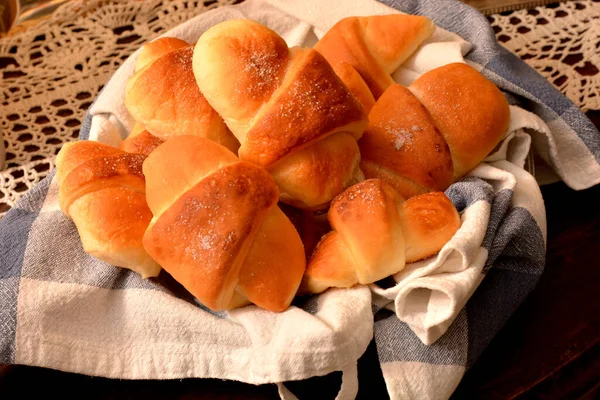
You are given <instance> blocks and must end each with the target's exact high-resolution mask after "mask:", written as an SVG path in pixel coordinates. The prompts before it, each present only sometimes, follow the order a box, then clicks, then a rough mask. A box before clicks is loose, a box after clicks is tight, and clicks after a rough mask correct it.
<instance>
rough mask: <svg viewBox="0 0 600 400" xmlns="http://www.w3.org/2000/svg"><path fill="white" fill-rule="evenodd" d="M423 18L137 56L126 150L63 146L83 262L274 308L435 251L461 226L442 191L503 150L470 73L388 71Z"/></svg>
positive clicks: (489, 100)
mask: <svg viewBox="0 0 600 400" xmlns="http://www.w3.org/2000/svg"><path fill="white" fill-rule="evenodd" d="M434 29H435V25H434V24H433V23H432V22H431V21H430V20H428V19H427V18H424V17H418V16H408V15H401V14H398V15H386V16H373V17H351V18H346V19H344V20H342V21H340V22H338V23H337V24H336V25H335V26H333V27H332V28H331V29H330V30H329V31H328V32H327V33H326V34H325V36H324V37H323V38H322V39H321V40H320V41H319V42H318V43H317V44H316V45H315V46H314V48H288V46H287V44H286V42H285V41H284V40H283V39H282V38H281V37H280V36H279V35H278V34H277V33H275V32H273V31H272V30H270V29H269V28H267V27H265V26H263V25H261V24H259V23H257V22H253V21H251V20H231V21H226V22H223V23H220V24H218V25H215V26H213V27H212V28H211V29H209V30H207V31H206V32H205V33H204V34H203V35H202V36H201V37H200V38H199V40H198V42H197V43H195V44H189V43H186V42H184V41H182V40H179V39H175V38H162V39H158V40H155V41H153V42H150V43H148V44H146V45H145V46H144V47H143V48H142V50H141V51H140V53H139V55H138V57H137V60H136V65H135V73H134V75H133V76H132V77H131V78H130V79H129V81H128V84H127V88H126V95H125V106H126V107H127V109H128V111H129V113H130V114H131V116H132V117H133V119H135V121H136V124H135V127H134V129H133V131H132V132H131V133H130V135H129V136H128V137H127V139H125V140H124V141H123V142H122V143H121V146H120V148H116V147H111V146H108V145H104V144H101V143H97V142H91V141H81V142H76V143H70V144H67V145H65V146H64V147H63V149H62V150H61V151H60V153H59V155H58V157H57V160H56V163H57V178H58V180H59V183H60V192H59V200H60V206H61V209H62V211H63V212H64V213H65V214H66V215H67V216H69V217H70V218H72V219H73V221H74V223H75V225H76V226H77V229H78V231H79V235H80V237H81V241H82V244H83V248H84V250H85V251H86V252H88V253H89V254H91V255H92V256H94V257H96V258H98V259H101V260H104V261H106V262H108V263H111V264H113V265H116V266H119V267H124V268H129V269H131V270H134V271H136V272H138V273H139V274H141V275H142V276H143V277H153V276H157V275H158V274H159V272H160V271H161V269H165V270H166V271H167V272H168V273H169V274H171V275H172V276H173V277H174V278H175V279H176V280H177V281H178V282H180V283H181V284H182V285H183V286H184V287H185V288H186V289H187V290H188V291H189V292H190V293H192V294H193V295H194V296H195V297H196V298H197V299H198V300H199V301H201V302H202V303H203V304H205V305H206V306H207V307H209V308H211V309H213V310H229V309H233V308H236V307H241V306H243V305H246V304H250V303H253V304H256V305H257V306H259V307H262V308H265V309H268V310H272V311H283V310H285V309H286V308H287V307H289V305H290V303H291V302H292V300H293V298H294V297H295V296H296V295H297V294H298V293H319V292H322V291H324V290H326V289H328V288H330V287H351V286H353V285H356V284H369V283H373V282H376V281H378V280H381V279H383V278H386V277H389V276H390V275H393V274H395V273H397V272H399V271H400V270H402V269H403V268H404V266H405V264H406V263H410V262H414V261H417V260H421V259H424V258H426V257H430V256H432V255H434V254H436V253H437V252H439V250H440V249H441V248H442V247H443V246H444V245H445V244H446V243H447V242H448V241H449V240H450V239H451V238H452V236H453V235H454V234H455V232H456V231H457V229H458V228H459V227H460V217H459V215H458V212H457V210H456V208H455V207H454V205H453V204H452V202H451V201H450V200H449V199H448V198H447V197H446V196H445V195H444V194H443V191H444V190H445V189H446V188H448V186H449V185H450V184H452V183H453V182H454V181H456V180H458V179H460V178H461V177H462V176H464V175H465V174H466V173H467V172H469V171H470V170H471V169H473V168H474V167H475V166H477V165H478V164H479V163H480V162H481V161H482V160H483V159H484V158H485V157H486V156H487V155H488V154H489V153H490V152H491V151H492V150H493V149H494V147H495V146H496V145H497V144H498V143H499V142H500V140H501V139H502V137H503V136H504V134H505V132H506V130H507V128H508V122H509V108H508V103H507V101H506V99H505V98H504V96H503V95H502V93H501V92H500V91H499V90H498V88H496V86H494V85H493V84H492V83H491V82H490V81H488V80H487V79H486V78H484V77H483V76H482V75H481V74H480V73H479V72H477V71H476V70H475V69H473V68H471V67H470V66H468V65H466V64H463V63H456V64H450V65H446V66H443V67H440V68H437V69H434V70H432V71H430V72H427V73H425V74H423V75H422V76H420V77H419V78H418V79H417V80H416V81H414V83H412V84H411V85H410V86H409V87H404V86H401V85H399V84H396V83H394V81H393V80H392V78H391V74H392V73H393V72H394V71H395V70H396V69H398V67H400V65H401V64H402V63H403V62H404V61H406V60H407V59H408V58H409V57H410V56H411V54H413V53H414V52H415V51H416V50H417V48H418V47H419V46H420V45H421V44H422V43H423V42H424V41H425V40H427V39H428V38H429V37H430V36H431V35H432V33H433V31H434Z"/></svg>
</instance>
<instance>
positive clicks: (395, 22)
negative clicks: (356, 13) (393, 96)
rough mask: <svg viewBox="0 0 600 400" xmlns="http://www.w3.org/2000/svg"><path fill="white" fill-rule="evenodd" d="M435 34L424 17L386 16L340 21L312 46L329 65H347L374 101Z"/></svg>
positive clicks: (431, 24) (431, 25)
mask: <svg viewBox="0 0 600 400" xmlns="http://www.w3.org/2000/svg"><path fill="white" fill-rule="evenodd" d="M434 30H435V25H434V23H433V22H432V21H431V20H429V19H428V18H426V17H421V16H415V15H405V14H390V15H375V16H369V17H349V18H344V19H342V20H341V21H339V22H338V23H337V24H335V25H334V26H333V27H332V28H331V29H330V30H329V31H327V33H325V35H324V36H323V37H322V38H321V39H320V40H319V41H318V42H317V43H316V44H315V46H314V49H315V50H317V51H318V52H319V53H321V54H323V56H325V58H326V59H327V61H329V63H330V64H331V65H334V66H335V65H337V64H339V63H341V62H345V63H348V64H350V65H351V66H352V67H353V68H354V69H355V70H356V71H357V72H358V73H359V74H360V76H361V77H362V78H363V79H364V81H365V82H366V84H367V86H368V87H369V89H371V92H372V93H373V96H374V97H375V99H378V98H379V96H381V95H382V94H383V92H385V90H386V89H387V88H388V87H389V86H390V85H392V84H393V83H394V81H393V79H392V77H391V74H392V72H394V71H395V70H396V69H398V67H400V65H401V64H402V63H403V62H404V61H406V60H407V59H408V58H409V57H410V56H411V55H412V54H413V53H414V52H415V51H416V50H417V48H418V47H419V46H420V45H421V43H423V42H424V41H425V40H427V39H428V38H429V37H430V36H431V35H432V34H433V31H434Z"/></svg>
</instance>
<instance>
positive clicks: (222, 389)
mask: <svg viewBox="0 0 600 400" xmlns="http://www.w3.org/2000/svg"><path fill="white" fill-rule="evenodd" d="M588 116H589V117H590V118H591V119H592V121H593V122H594V124H595V125H596V126H597V127H600V111H591V112H590V113H588ZM542 194H543V197H544V200H545V203H546V211H547V219H548V244H547V261H546V269H545V271H544V273H543V275H542V277H541V279H540V282H539V284H538V285H537V287H536V288H535V289H534V291H533V292H532V293H531V294H530V295H529V297H528V298H527V299H526V300H525V302H524V303H523V304H522V305H521V307H520V308H519V309H518V310H517V312H516V313H515V314H514V315H513V316H512V317H511V318H510V320H509V321H508V323H507V324H506V325H505V326H504V328H503V329H502V330H501V331H500V333H499V334H498V335H497V336H496V338H495V339H494V340H493V341H492V343H491V344H490V346H489V347H488V348H487V350H486V351H485V352H484V353H483V354H482V356H481V357H480V359H479V360H478V361H477V363H476V364H475V365H474V366H473V367H472V368H471V369H470V370H469V371H468V372H467V374H466V376H465V378H464V379H463V381H462V382H461V384H460V385H459V387H458V389H457V390H456V392H455V394H454V396H453V399H463V398H464V399H473V398H476V399H479V398H481V399H512V398H524V399H528V398H536V399H546V398H547V399H586V400H587V399H590V400H591V399H594V398H599V397H600V186H597V187H594V188H591V189H588V190H584V191H580V192H576V191H574V190H571V189H569V188H568V187H567V186H566V185H564V184H563V183H556V184H552V185H548V186H544V187H542ZM376 365H377V359H376V354H375V353H374V349H373V346H370V348H369V350H367V353H366V354H365V356H363V358H362V359H361V360H360V362H359V372H360V373H361V374H362V375H361V388H360V392H359V398H365V399H371V398H384V397H385V396H386V393H385V389H384V387H383V380H382V378H381V375H380V372H379V371H378V370H377V368H376ZM325 380H327V378H325ZM322 381H323V379H315V380H313V381H312V382H311V384H310V385H303V386H302V385H301V386H297V387H295V388H294V390H295V391H296V393H297V394H302V395H303V396H301V398H304V397H309V396H310V398H313V397H314V398H317V397H315V396H316V395H318V394H320V395H325V393H322V392H319V390H320V387H321V385H320V383H321V382H322ZM6 393H19V396H18V398H30V397H34V396H35V397H39V396H44V397H50V398H54V397H58V398H63V399H64V398H74V399H75V398H76V399H79V398H86V399H144V400H152V399H247V398H252V399H276V398H279V397H278V395H277V390H276V388H275V387H274V386H273V385H264V386H258V387H257V386H250V385H246V384H242V383H237V382H227V381H220V380H200V379H186V380H176V381H126V380H111V379H106V378H95V377H88V376H83V375H77V374H69V373H64V372H59V371H53V370H48V369H43V368H34V367H25V366H2V365H0V398H10V396H6V397H5V394H6ZM321 397H322V396H318V398H321ZM330 398H333V397H331V396H330Z"/></svg>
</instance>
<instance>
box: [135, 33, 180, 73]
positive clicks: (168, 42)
mask: <svg viewBox="0 0 600 400" xmlns="http://www.w3.org/2000/svg"><path fill="white" fill-rule="evenodd" d="M189 45H190V44H189V43H188V42H186V41H184V40H181V39H177V38H171V37H166V38H159V39H156V40H153V41H152V42H150V43H147V44H145V45H144V46H142V49H141V51H140V54H139V55H138V56H137V58H136V60H135V72H137V71H139V70H141V69H142V68H144V67H145V66H146V65H148V64H150V63H151V62H153V61H154V60H157V59H159V58H160V57H162V56H163V55H165V54H167V53H170V52H171V51H173V50H177V49H181V48H183V47H188V46H189Z"/></svg>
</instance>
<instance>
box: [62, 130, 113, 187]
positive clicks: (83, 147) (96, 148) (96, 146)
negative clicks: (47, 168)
mask: <svg viewBox="0 0 600 400" xmlns="http://www.w3.org/2000/svg"><path fill="white" fill-rule="evenodd" d="M121 153H122V151H121V150H119V149H117V148H116V147H112V146H109V145H107V144H103V143H98V142H93V141H90V140H81V141H78V142H70V143H66V144H65V145H63V147H62V148H61V149H60V152H59V153H58V155H57V156H56V176H57V178H58V183H60V184H62V182H63V181H64V180H65V178H66V177H67V176H68V175H69V174H70V173H71V171H73V170H74V169H75V168H77V167H78V166H80V165H81V164H83V163H85V162H86V161H88V160H91V159H94V158H100V157H107V156H110V155H116V154H121Z"/></svg>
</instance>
